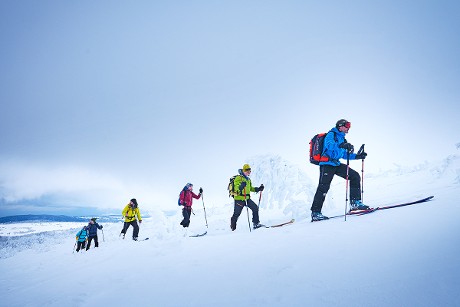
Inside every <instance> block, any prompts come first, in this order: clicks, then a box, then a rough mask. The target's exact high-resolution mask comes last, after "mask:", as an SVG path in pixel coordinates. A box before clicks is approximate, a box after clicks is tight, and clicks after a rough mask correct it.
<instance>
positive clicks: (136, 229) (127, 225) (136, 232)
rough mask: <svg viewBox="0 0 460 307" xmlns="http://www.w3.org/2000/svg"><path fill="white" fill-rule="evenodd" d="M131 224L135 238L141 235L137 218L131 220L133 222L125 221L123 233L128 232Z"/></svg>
mask: <svg viewBox="0 0 460 307" xmlns="http://www.w3.org/2000/svg"><path fill="white" fill-rule="evenodd" d="M129 225H132V226H133V239H134V238H137V237H138V236H139V225H138V224H137V220H134V221H131V222H125V224H124V225H123V229H122V230H121V233H122V234H126V231H127V230H128V228H129Z"/></svg>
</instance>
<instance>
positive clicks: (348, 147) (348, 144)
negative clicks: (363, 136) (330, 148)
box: [339, 142, 355, 152]
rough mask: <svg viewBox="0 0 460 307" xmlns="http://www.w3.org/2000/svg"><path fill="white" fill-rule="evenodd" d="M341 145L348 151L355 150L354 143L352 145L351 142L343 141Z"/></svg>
mask: <svg viewBox="0 0 460 307" xmlns="http://www.w3.org/2000/svg"><path fill="white" fill-rule="evenodd" d="M339 147H340V148H343V149H346V150H347V152H353V150H355V148H354V147H353V145H351V144H350V143H347V142H343V143H342V144H340V145H339Z"/></svg>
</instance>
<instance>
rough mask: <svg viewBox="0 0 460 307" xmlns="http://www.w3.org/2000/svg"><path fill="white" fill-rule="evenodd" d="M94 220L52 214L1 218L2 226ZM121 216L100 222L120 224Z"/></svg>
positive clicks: (107, 218) (106, 218)
mask: <svg viewBox="0 0 460 307" xmlns="http://www.w3.org/2000/svg"><path fill="white" fill-rule="evenodd" d="M90 218H92V216H90V217H84V216H67V215H50V214H27V215H13V216H5V217H0V224H6V223H20V222H88V220H89V219H90ZM120 220H121V217H120V216H119V215H109V216H103V217H98V222H118V221H120Z"/></svg>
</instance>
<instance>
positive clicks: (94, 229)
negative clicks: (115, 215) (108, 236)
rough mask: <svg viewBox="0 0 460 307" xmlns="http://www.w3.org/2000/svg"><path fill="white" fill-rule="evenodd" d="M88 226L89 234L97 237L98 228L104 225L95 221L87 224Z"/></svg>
mask: <svg viewBox="0 0 460 307" xmlns="http://www.w3.org/2000/svg"><path fill="white" fill-rule="evenodd" d="M86 228H88V232H89V234H88V236H89V237H95V236H97V230H98V229H102V226H101V225H99V224H98V223H94V224H91V223H89V224H88V226H86Z"/></svg>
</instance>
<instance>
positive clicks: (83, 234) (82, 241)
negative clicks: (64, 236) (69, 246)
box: [75, 226, 88, 253]
mask: <svg viewBox="0 0 460 307" xmlns="http://www.w3.org/2000/svg"><path fill="white" fill-rule="evenodd" d="M75 239H76V240H77V249H76V251H77V253H78V252H79V251H80V249H84V248H85V245H86V240H87V239H88V227H87V226H84V227H83V228H82V229H81V230H80V231H79V232H77V234H76V235H75Z"/></svg>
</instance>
